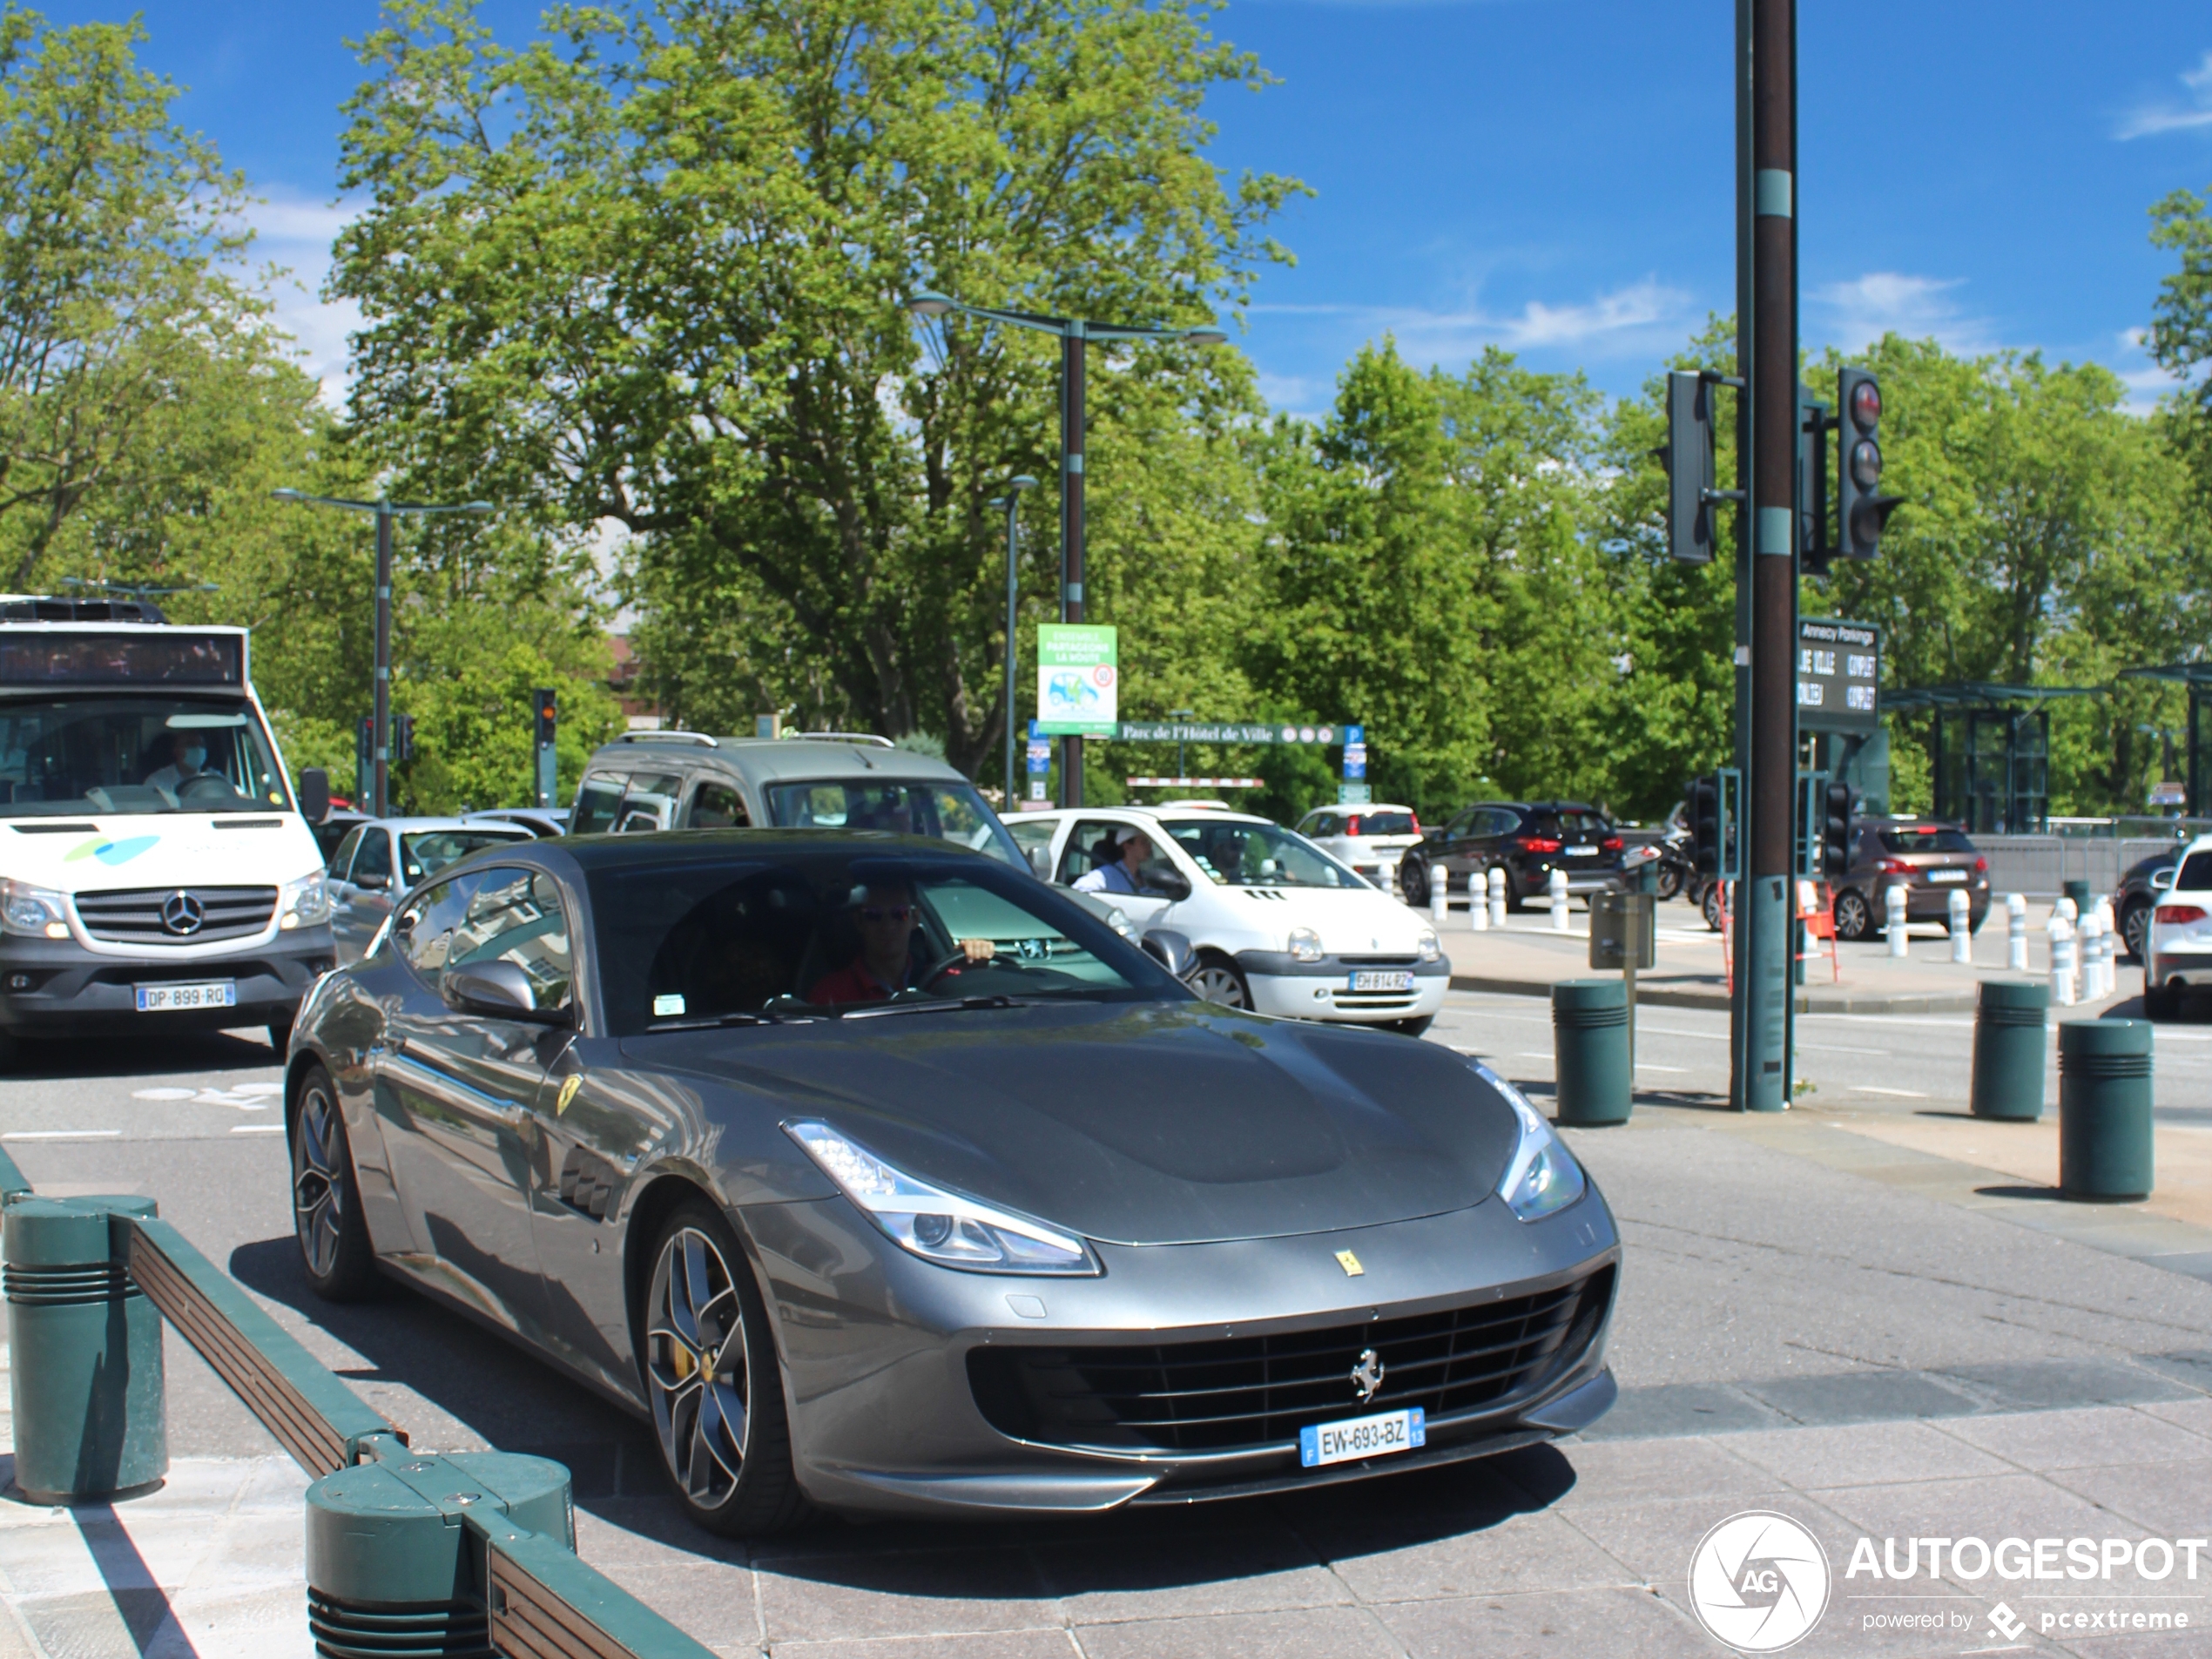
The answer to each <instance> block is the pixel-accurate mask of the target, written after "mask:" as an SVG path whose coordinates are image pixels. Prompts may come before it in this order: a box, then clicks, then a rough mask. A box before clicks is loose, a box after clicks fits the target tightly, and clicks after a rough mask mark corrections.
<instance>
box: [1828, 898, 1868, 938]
mask: <svg viewBox="0 0 2212 1659" xmlns="http://www.w3.org/2000/svg"><path fill="white" fill-rule="evenodd" d="M1835 914H1836V937H1837V938H1838V939H1851V940H1858V939H1871V938H1872V937H1873V936H1874V932H1875V928H1874V907H1873V906H1872V905H1871V904H1868V903H1867V902H1866V895H1865V894H1863V893H1861V892H1860V891H1859V890H1858V888H1857V887H1845V888H1844V889H1843V891H1842V892H1840V893H1838V894H1837V895H1836V907H1835Z"/></svg>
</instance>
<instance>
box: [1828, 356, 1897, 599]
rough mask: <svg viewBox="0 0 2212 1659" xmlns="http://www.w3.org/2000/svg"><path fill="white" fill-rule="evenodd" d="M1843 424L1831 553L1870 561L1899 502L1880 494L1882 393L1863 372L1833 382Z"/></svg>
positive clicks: (1838, 442) (1838, 445) (1851, 372)
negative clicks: (1834, 527) (1841, 412)
mask: <svg viewBox="0 0 2212 1659" xmlns="http://www.w3.org/2000/svg"><path fill="white" fill-rule="evenodd" d="M1836 401H1837V402H1838V404H1839V405H1840V406H1841V407H1842V409H1843V419H1842V421H1840V422H1839V424H1838V429H1837V438H1836V543H1837V545H1836V550H1837V552H1838V553H1840V554H1842V555H1843V556H1844V557H1845V558H1847V559H1871V558H1873V557H1874V556H1877V555H1878V554H1879V553H1880V552H1881V550H1882V526H1883V525H1885V523H1888V522H1889V516H1890V515H1891V514H1892V513H1893V512H1895V511H1896V510H1897V509H1898V505H1899V504H1900V503H1901V502H1902V501H1903V500H1904V497H1902V496H1885V495H1883V494H1882V493H1881V482H1882V443H1881V430H1880V428H1881V424H1882V388H1881V383H1880V382H1879V381H1877V380H1876V379H1875V378H1874V376H1873V375H1871V374H1868V373H1867V372H1866V371H1865V369H1863V368H1846V369H1844V370H1842V371H1841V372H1840V373H1839V374H1838V375H1837V377H1836Z"/></svg>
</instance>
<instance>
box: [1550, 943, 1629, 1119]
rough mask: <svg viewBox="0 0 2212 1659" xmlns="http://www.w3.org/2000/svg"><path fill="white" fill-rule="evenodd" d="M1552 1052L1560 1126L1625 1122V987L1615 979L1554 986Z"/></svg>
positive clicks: (1564, 982)
mask: <svg viewBox="0 0 2212 1659" xmlns="http://www.w3.org/2000/svg"><path fill="white" fill-rule="evenodd" d="M1552 1052H1553V1055H1554V1062H1555V1068H1556V1070H1557V1073H1558V1076H1559V1121H1560V1122H1561V1123H1566V1124H1569V1125H1573V1126H1576V1127H1580V1128H1585V1129H1588V1128H1595V1127H1597V1126H1600V1125H1602V1124H1607V1123H1627V1122H1628V1121H1629V1109H1630V1107H1631V1106H1632V1105H1633V1104H1634V1102H1633V1101H1632V1099H1631V1097H1630V1091H1629V998H1628V988H1627V987H1625V986H1623V985H1622V983H1621V981H1619V980H1616V979H1569V980H1561V981H1560V982H1559V983H1558V984H1556V985H1554V986H1553V987H1552Z"/></svg>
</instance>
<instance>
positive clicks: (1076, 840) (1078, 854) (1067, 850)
mask: <svg viewBox="0 0 2212 1659" xmlns="http://www.w3.org/2000/svg"><path fill="white" fill-rule="evenodd" d="M1126 833H1128V832H1127V830H1126V829H1125V828H1124V827H1123V826H1121V825H1119V824H1109V823H1106V822H1104V821H1103V820H1101V819H1096V818H1086V819H1078V820H1077V821H1076V827H1075V828H1074V829H1073V830H1072V831H1070V832H1069V836H1068V845H1067V846H1066V847H1064V848H1063V849H1062V852H1061V854H1060V873H1059V874H1057V875H1056V876H1055V877H1054V878H1053V880H1055V881H1057V882H1059V883H1060V885H1061V886H1062V887H1073V886H1074V885H1075V883H1076V880H1077V878H1078V877H1081V876H1086V875H1089V873H1091V872H1092V871H1093V870H1095V869H1096V868H1097V867H1099V866H1100V865H1102V864H1110V863H1112V862H1113V861H1114V853H1113V850H1112V848H1113V846H1115V845H1116V843H1118V842H1119V841H1120V840H1121V838H1122V837H1123V835H1124V834H1126Z"/></svg>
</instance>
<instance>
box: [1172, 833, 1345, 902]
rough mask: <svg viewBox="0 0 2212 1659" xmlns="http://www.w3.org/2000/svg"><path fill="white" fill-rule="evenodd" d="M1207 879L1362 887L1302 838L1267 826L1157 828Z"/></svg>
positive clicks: (1245, 884)
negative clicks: (1161, 830) (1187, 855)
mask: <svg viewBox="0 0 2212 1659" xmlns="http://www.w3.org/2000/svg"><path fill="white" fill-rule="evenodd" d="M1161 827H1163V829H1165V830H1166V831H1167V833H1169V834H1170V835H1171V836H1173V837H1174V838H1175V840H1176V844H1177V846H1181V847H1182V848H1183V850H1184V852H1186V853H1189V854H1190V858H1191V861H1192V862H1194V863H1195V864H1197V867H1198V868H1199V869H1200V870H1202V871H1204V873H1205V874H1206V876H1207V878H1208V879H1209V880H1212V881H1214V882H1216V883H1217V884H1219V885H1220V886H1222V887H1366V885H1367V884H1366V882H1365V881H1362V880H1360V879H1359V877H1358V876H1356V875H1354V874H1352V872H1351V871H1350V870H1348V869H1346V868H1345V867H1344V866H1343V865H1341V864H1339V863H1338V862H1337V861H1336V860H1334V859H1332V858H1331V857H1330V856H1329V855H1328V854H1327V853H1324V852H1323V851H1322V850H1321V849H1320V848H1319V847H1318V846H1314V845H1313V843H1312V842H1311V841H1309V840H1305V838H1304V837H1303V836H1298V835H1293V834H1291V833H1290V831H1288V830H1286V829H1278V828H1277V827H1276V826H1274V825H1272V824H1239V823H1236V822H1233V821H1232V822H1230V823H1222V822H1219V821H1217V820H1207V819H1185V820H1184V821H1183V822H1181V823H1163V825H1162V826H1161Z"/></svg>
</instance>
